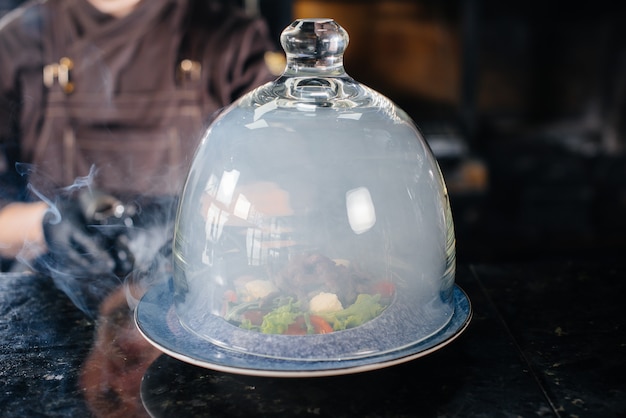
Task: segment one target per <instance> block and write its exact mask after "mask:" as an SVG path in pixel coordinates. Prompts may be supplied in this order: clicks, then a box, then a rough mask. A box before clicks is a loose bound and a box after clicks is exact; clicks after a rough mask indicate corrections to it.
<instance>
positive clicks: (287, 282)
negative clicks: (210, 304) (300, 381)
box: [224, 254, 395, 335]
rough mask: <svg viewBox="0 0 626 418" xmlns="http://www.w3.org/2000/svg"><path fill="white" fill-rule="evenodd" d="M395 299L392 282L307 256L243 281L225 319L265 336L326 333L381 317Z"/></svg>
mask: <svg viewBox="0 0 626 418" xmlns="http://www.w3.org/2000/svg"><path fill="white" fill-rule="evenodd" d="M394 294H395V287H394V285H393V283H392V282H391V281H389V280H385V279H376V278H372V277H370V276H368V275H367V274H363V273H362V272H360V271H359V269H357V268H355V267H354V266H352V265H351V263H349V262H347V261H345V260H332V259H330V258H328V257H326V256H323V255H320V254H303V255H299V256H296V257H294V258H293V259H292V260H291V261H290V263H289V264H288V265H287V266H286V267H285V268H283V269H282V270H281V271H279V272H278V273H277V274H274V275H271V277H255V276H252V275H249V276H242V277H239V278H238V279H237V280H236V281H235V289H234V290H232V289H231V290H229V291H227V292H226V293H225V294H224V305H225V308H224V311H225V314H224V318H225V319H226V320H227V321H229V322H230V323H232V324H234V325H236V326H238V327H241V328H244V329H248V330H252V331H258V332H262V333H265V334H284V335H307V334H327V333H331V332H335V331H340V330H345V329H349V328H354V327H358V326H359V325H362V324H364V323H366V322H367V321H370V320H372V319H374V318H376V317H377V316H379V315H380V314H381V313H382V312H383V311H384V310H385V309H386V308H387V307H388V306H389V304H390V303H391V301H392V300H393V296H394Z"/></svg>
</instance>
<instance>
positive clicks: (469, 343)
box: [0, 260, 626, 418]
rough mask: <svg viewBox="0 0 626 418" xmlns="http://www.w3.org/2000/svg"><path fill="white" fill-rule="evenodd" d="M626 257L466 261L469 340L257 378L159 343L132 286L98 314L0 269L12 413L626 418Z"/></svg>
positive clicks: (0, 321) (4, 402)
mask: <svg viewBox="0 0 626 418" xmlns="http://www.w3.org/2000/svg"><path fill="white" fill-rule="evenodd" d="M625 273H626V264H625V263H624V262H622V261H619V262H618V261H614V260H613V261H612V260H608V261H597V260H596V261H594V262H584V261H580V260H578V261H568V260H565V261H558V262H542V263H514V264H475V265H474V264H467V265H460V266H459V267H458V272H457V276H456V282H457V284H458V285H459V286H460V287H461V288H462V289H463V290H464V291H465V292H466V293H467V294H468V296H469V298H470V301H471V303H472V307H473V318H472V321H471V323H470V325H469V327H468V328H467V329H466V330H465V332H464V333H463V334H461V336H459V338H458V339H456V340H455V341H453V342H452V343H450V344H449V345H447V346H445V347H443V348H442V349H441V350H438V351H436V352H434V353H432V354H429V355H427V356H425V357H422V358H418V359H416V360H413V361H410V362H408V363H404V364H400V365H396V366H392V367H387V368H383V369H380V370H374V371H368V372H365V373H357V374H350V375H342V376H330V377H315V378H276V377H258V376H257V377H255V376H244V375H237V374H229V373H222V372H217V371H212V370H208V369H204V368H199V367H196V366H193V365H190V364H187V363H183V362H181V361H179V360H176V359H174V358H171V357H168V356H167V355H164V354H161V353H160V352H159V351H158V350H156V349H155V348H154V347H152V346H151V345H150V344H148V343H147V342H146V341H145V340H144V339H143V338H142V337H141V335H139V334H138V333H137V331H136V329H135V326H134V323H133V321H132V312H130V311H129V309H128V307H127V305H126V298H125V297H124V294H123V292H122V291H120V292H117V293H114V294H112V295H111V296H110V297H109V298H108V299H107V300H106V301H105V302H104V304H103V306H102V309H101V315H100V317H98V318H97V319H90V318H88V317H86V316H85V315H84V314H83V313H82V312H81V311H79V310H78V309H76V308H75V307H74V306H73V305H72V303H71V302H70V301H69V300H68V299H67V298H66V297H65V295H64V294H63V293H62V292H60V291H59V290H57V289H56V288H55V286H54V285H53V283H52V281H51V280H50V279H48V278H46V277H41V276H35V275H28V274H2V275H0V312H1V315H0V364H1V366H0V388H1V389H2V390H1V391H0V409H1V410H2V411H3V413H2V416H3V417H7V418H8V417H33V416H46V417H66V416H67V417H78V416H80V417H89V416H94V417H149V416H153V417H195V416H216V417H222V416H223V417H228V416H234V417H239V416H242V417H243V416H245V417H250V416H264V417H279V416H280V417H284V416H302V417H306V416H311V417H325V416H329V417H330V416H332V417H354V416H359V417H415V416H423V417H444V416H445V417H484V416H510V417H517V416H524V417H529V416H542V417H574V416H575V417H597V416H602V417H618V416H624V413H626V377H625V376H626V317H625V316H624V315H623V307H622V306H623V303H622V299H623V297H624V296H623V295H624V294H625V292H624V291H625V290H626V284H625V282H624V277H626V276H625Z"/></svg>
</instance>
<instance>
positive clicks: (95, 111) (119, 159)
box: [0, 0, 273, 201]
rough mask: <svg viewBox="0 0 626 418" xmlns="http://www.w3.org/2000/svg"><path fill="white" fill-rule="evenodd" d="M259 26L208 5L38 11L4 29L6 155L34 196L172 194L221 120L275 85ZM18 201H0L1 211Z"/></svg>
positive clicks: (161, 3) (1, 113) (1, 72)
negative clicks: (252, 94) (213, 123)
mask: <svg viewBox="0 0 626 418" xmlns="http://www.w3.org/2000/svg"><path fill="white" fill-rule="evenodd" d="M272 48H273V45H272V43H271V41H270V40H269V39H268V32H267V29H266V26H265V24H264V22H262V21H260V20H253V19H250V18H248V17H246V16H244V15H242V14H240V13H239V12H234V11H233V10H231V9H227V8H225V7H224V6H214V5H213V3H212V2H211V1H207V0H204V1H202V0H199V1H197V2H196V1H192V0H149V1H142V2H140V3H139V6H138V8H137V9H136V10H135V11H133V12H132V13H131V14H129V15H128V16H126V17H124V18H120V19H115V18H112V17H110V16H108V15H105V14H102V13H100V12H99V11H98V10H96V9H95V8H93V6H91V5H90V4H89V3H88V2H87V1H86V0H47V1H45V0H42V1H32V2H29V3H27V4H25V5H24V6H23V7H21V8H19V9H18V10H16V11H14V12H12V13H11V14H9V15H8V16H6V17H5V18H4V20H3V21H2V23H0V145H1V146H2V147H3V149H4V151H5V154H6V155H7V161H8V164H7V165H6V169H7V170H13V169H14V166H15V163H17V171H18V172H23V173H24V174H25V178H28V181H29V182H30V184H31V188H30V189H31V190H33V189H34V190H36V191H37V192H38V193H40V194H42V195H43V196H46V197H51V196H52V195H53V194H54V192H55V190H56V189H58V188H59V187H69V186H72V185H75V184H77V183H78V184H82V183H85V182H89V183H90V184H91V185H92V186H94V187H98V188H101V189H103V190H106V191H108V192H111V193H116V194H137V193H140V194H144V195H145V194H148V195H159V194H176V193H177V192H178V191H179V190H180V186H181V184H182V181H183V177H184V174H185V173H186V170H187V166H188V163H189V162H190V159H191V158H192V155H193V152H194V150H195V148H196V145H197V143H198V141H199V139H200V136H201V133H202V131H203V130H204V128H205V127H206V126H207V124H208V123H209V122H210V120H211V118H212V117H213V116H214V114H215V113H216V111H218V110H220V109H222V108H223V107H224V106H227V105H228V104H230V103H231V102H232V101H233V100H235V99H236V98H237V97H239V96H240V95H242V94H243V93H245V92H246V91H248V90H250V89H252V88H253V87H256V86H258V85H260V84H262V83H263V82H266V81H269V80H270V78H271V76H270V74H269V72H268V70H267V67H266V65H265V63H264V59H263V56H264V53H265V52H266V51H268V50H270V49H272ZM13 198H14V196H4V200H5V201H7V200H10V199H13Z"/></svg>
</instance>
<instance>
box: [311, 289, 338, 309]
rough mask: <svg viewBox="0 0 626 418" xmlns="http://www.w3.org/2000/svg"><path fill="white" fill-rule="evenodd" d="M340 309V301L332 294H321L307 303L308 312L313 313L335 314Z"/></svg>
mask: <svg viewBox="0 0 626 418" xmlns="http://www.w3.org/2000/svg"><path fill="white" fill-rule="evenodd" d="M342 309H343V306H342V305H341V301H340V300H339V298H338V297H337V295H336V294H334V293H325V292H321V293H318V294H317V295H315V296H313V298H311V300H310V301H309V310H310V311H311V312H314V313H328V312H337V311H340V310H342Z"/></svg>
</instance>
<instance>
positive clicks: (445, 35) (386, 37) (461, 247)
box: [0, 0, 626, 262]
mask: <svg viewBox="0 0 626 418" xmlns="http://www.w3.org/2000/svg"><path fill="white" fill-rule="evenodd" d="M19 3H21V1H19V0H0V14H3V13H5V12H6V11H8V10H10V9H11V8H13V7H15V6H16V5H18V4H19ZM238 3H239V4H241V5H242V6H243V7H246V8H247V9H248V10H249V12H250V13H252V14H262V15H263V16H264V17H265V18H266V19H267V20H268V22H269V24H270V28H271V31H272V36H273V37H274V39H275V41H276V44H277V51H279V52H280V51H281V50H280V47H279V40H278V39H279V34H280V32H281V31H282V29H283V28H284V27H285V26H287V25H288V24H289V23H291V21H292V20H293V19H295V18H300V17H332V18H334V19H335V20H337V22H338V23H339V24H341V25H342V26H343V27H344V28H345V29H346V30H347V31H348V33H349V34H350V46H349V47H348V50H347V52H346V56H345V66H346V70H347V71H348V73H349V74H350V75H351V76H353V77H354V78H355V79H357V80H358V81H361V82H363V83H364V84H367V85H369V86H370V87H373V88H374V89H376V90H378V91H380V92H381V93H383V94H385V95H387V96H388V97H390V98H391V99H392V100H394V101H395V102H396V103H397V104H398V105H400V107H402V108H403V109H405V110H406V111H407V112H408V113H409V114H410V115H411V116H412V117H413V118H414V120H415V121H416V122H417V124H418V125H419V126H420V128H421V129H422V131H423V133H424V135H425V137H426V139H427V140H428V141H429V143H430V144H431V147H432V148H433V151H434V153H435V155H436V157H437V158H438V160H439V162H440V165H441V167H442V170H443V173H444V177H445V179H446V182H447V184H448V187H449V191H450V199H451V204H452V209H453V216H454V219H455V226H456V233H457V256H458V258H459V260H460V261H462V262H463V261H468V262H481V261H515V260H528V259H554V258H557V259H558V258H567V257H570V258H571V257H583V258H592V259H598V258H603V257H605V256H615V255H620V254H624V253H625V251H624V250H626V216H624V215H625V214H626V155H625V148H626V138H625V137H626V121H625V119H624V117H625V116H626V33H625V32H626V30H625V29H624V27H625V26H624V25H623V22H624V21H626V13H625V7H624V6H623V5H622V4H623V2H610V1H605V0H597V1H594V2H588V3H585V4H584V5H583V6H580V5H574V4H573V3H571V2H564V1H556V0H547V1H541V2H540V1H533V0H530V1H510V2H502V1H496V0H466V1H436V0H369V1H351V0H238Z"/></svg>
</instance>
